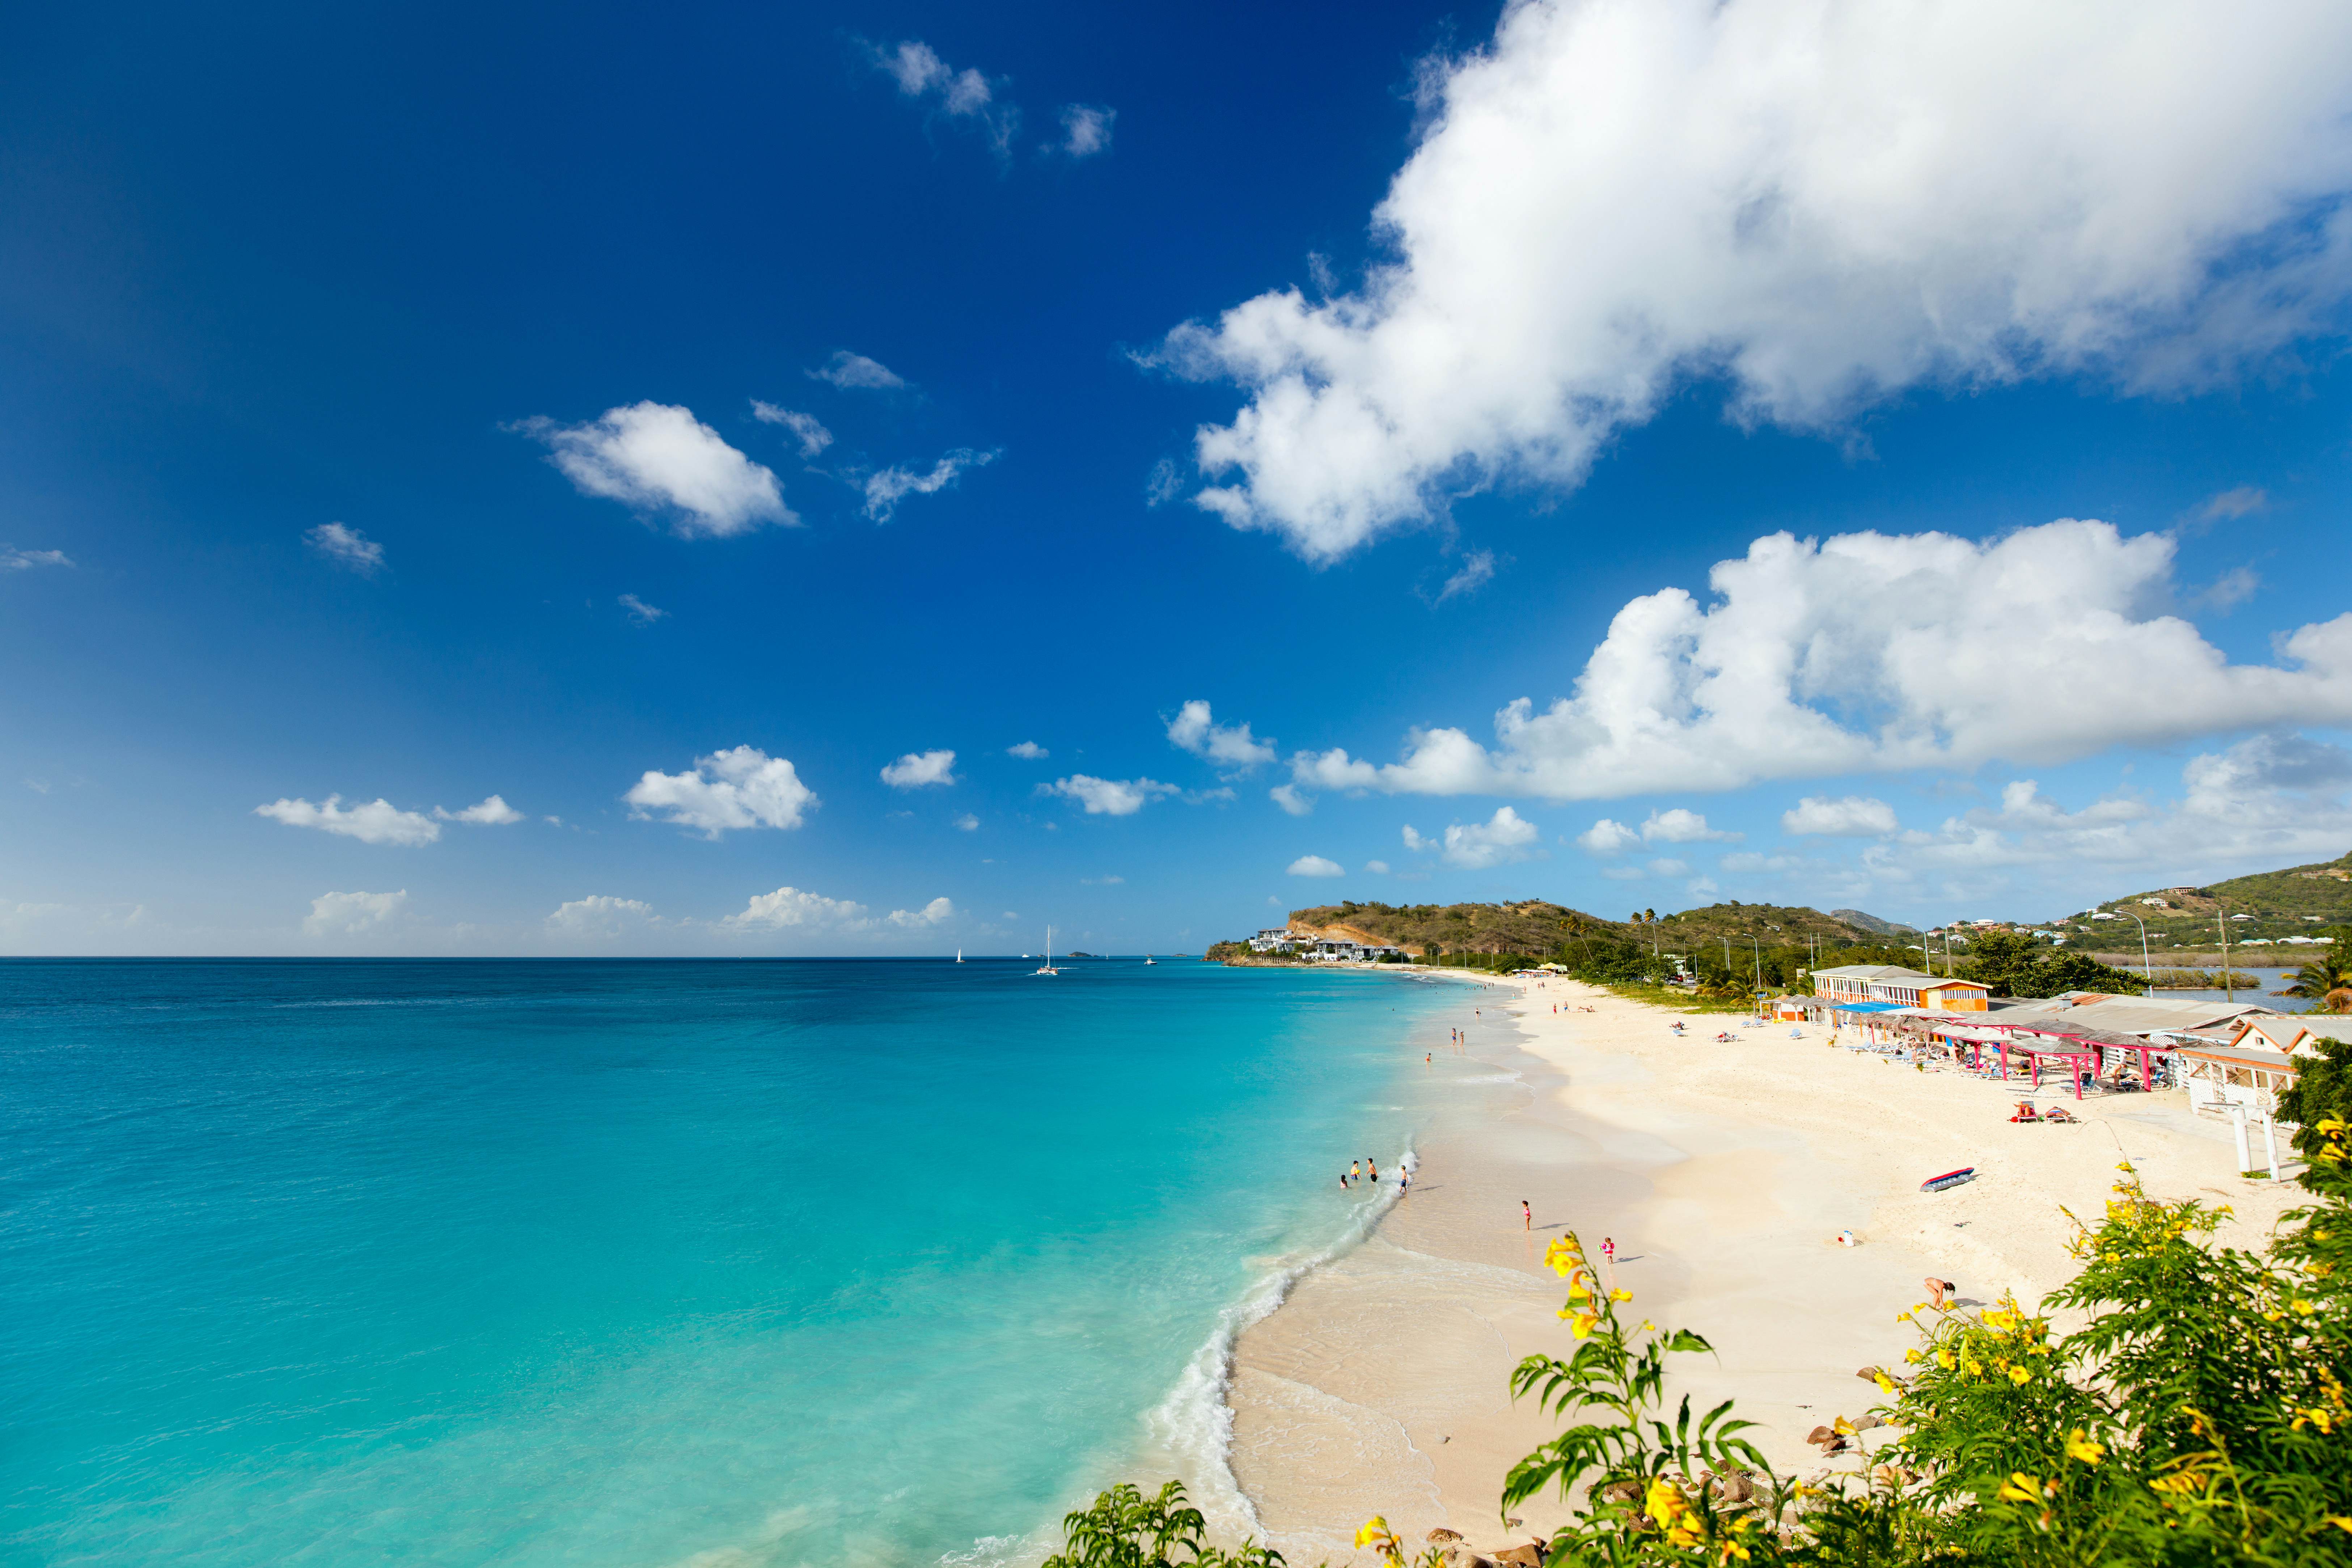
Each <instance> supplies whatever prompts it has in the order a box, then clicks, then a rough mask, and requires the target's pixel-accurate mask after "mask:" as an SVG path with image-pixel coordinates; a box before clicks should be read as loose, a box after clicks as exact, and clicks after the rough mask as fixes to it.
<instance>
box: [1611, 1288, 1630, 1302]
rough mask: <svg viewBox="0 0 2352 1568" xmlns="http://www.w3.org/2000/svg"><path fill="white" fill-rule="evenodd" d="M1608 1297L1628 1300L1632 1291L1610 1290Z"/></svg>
mask: <svg viewBox="0 0 2352 1568" xmlns="http://www.w3.org/2000/svg"><path fill="white" fill-rule="evenodd" d="M1609 1299H1610V1300H1612V1301H1630V1300H1633V1292H1632V1291H1631V1290H1612V1291H1610V1292H1609Z"/></svg>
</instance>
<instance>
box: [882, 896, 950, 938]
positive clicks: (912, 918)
mask: <svg viewBox="0 0 2352 1568" xmlns="http://www.w3.org/2000/svg"><path fill="white" fill-rule="evenodd" d="M955 912H956V907H955V905H953V904H951V903H950V902H949V901H948V900H945V899H933V900H931V901H930V902H929V903H928V904H925V905H924V906H923V907H922V908H921V909H919V910H891V911H890V912H889V913H888V914H887V915H886V916H884V917H883V918H884V919H885V920H887V921H889V923H890V924H892V925H894V926H897V927H898V929H899V930H901V931H919V930H922V929H923V928H925V927H927V926H936V925H944V924H946V923H947V922H948V921H951V920H953V919H955Z"/></svg>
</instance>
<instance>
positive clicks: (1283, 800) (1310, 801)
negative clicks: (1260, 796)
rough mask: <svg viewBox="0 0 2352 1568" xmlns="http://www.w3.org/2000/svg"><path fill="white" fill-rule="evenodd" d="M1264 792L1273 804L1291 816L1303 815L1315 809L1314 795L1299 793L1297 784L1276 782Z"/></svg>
mask: <svg viewBox="0 0 2352 1568" xmlns="http://www.w3.org/2000/svg"><path fill="white" fill-rule="evenodd" d="M1265 793H1266V795H1267V797H1268V798H1269V799H1271V800H1272V801H1273V802H1274V804H1275V805H1278V806H1280V807H1282V809H1283V810H1285V811H1286V812H1288V813H1289V814H1290V815H1291V816H1306V815H1307V813H1309V812H1311V811H1313V810H1314V809H1315V797H1314V796H1313V795H1302V794H1300V793H1299V789H1298V786H1297V784H1276V785H1275V786H1274V787H1273V788H1272V789H1270V790H1268V791H1266V792H1265Z"/></svg>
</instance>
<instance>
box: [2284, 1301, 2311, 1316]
mask: <svg viewBox="0 0 2352 1568" xmlns="http://www.w3.org/2000/svg"><path fill="white" fill-rule="evenodd" d="M2287 1305H2288V1306H2290V1307H2293V1308H2294V1310H2295V1311H2296V1313H2297V1314H2299V1315H2300V1316H2303V1317H2305V1318H2307V1317H2309V1316H2311V1314H2312V1313H2314V1312H2316V1311H2317V1310H2319V1309H2318V1308H2316V1307H2315V1306H2313V1305H2312V1304H2311V1303H2310V1302H2308V1301H2305V1300H2303V1299H2301V1298H2300V1297H2298V1298H2296V1299H2295V1300H2292V1301H2290V1302H2288V1303H2287Z"/></svg>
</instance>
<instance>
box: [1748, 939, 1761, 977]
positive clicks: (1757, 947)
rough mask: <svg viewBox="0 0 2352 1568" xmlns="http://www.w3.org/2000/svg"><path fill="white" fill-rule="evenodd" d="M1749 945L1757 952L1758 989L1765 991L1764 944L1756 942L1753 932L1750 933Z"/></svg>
mask: <svg viewBox="0 0 2352 1568" xmlns="http://www.w3.org/2000/svg"><path fill="white" fill-rule="evenodd" d="M1748 946H1750V947H1752V948H1754V949H1755V950H1756V989H1757V990H1759V991H1761V990H1763V989H1764V944H1763V943H1762V942H1758V941H1757V940H1756V933H1755V932H1754V931H1749V932H1748Z"/></svg>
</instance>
